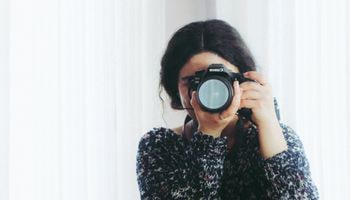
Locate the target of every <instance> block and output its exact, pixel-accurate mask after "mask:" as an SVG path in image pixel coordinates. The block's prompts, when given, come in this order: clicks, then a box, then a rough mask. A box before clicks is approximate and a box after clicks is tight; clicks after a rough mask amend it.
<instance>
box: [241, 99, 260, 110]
mask: <svg viewBox="0 0 350 200" xmlns="http://www.w3.org/2000/svg"><path fill="white" fill-rule="evenodd" d="M257 102H258V100H251V99H241V105H240V106H241V107H242V108H250V109H253V108H255V106H256V104H257Z"/></svg>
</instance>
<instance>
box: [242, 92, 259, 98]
mask: <svg viewBox="0 0 350 200" xmlns="http://www.w3.org/2000/svg"><path fill="white" fill-rule="evenodd" d="M241 99H245V100H257V99H261V93H260V92H259V91H256V90H245V91H243V94H242V96H241Z"/></svg>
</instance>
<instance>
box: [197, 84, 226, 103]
mask: <svg viewBox="0 0 350 200" xmlns="http://www.w3.org/2000/svg"><path fill="white" fill-rule="evenodd" d="M228 90H229V89H228V88H227V86H226V85H225V84H224V83H223V82H222V81H221V80H218V79H208V80H206V81H205V82H203V83H202V84H201V86H200V87H199V88H198V97H199V101H200V102H201V103H202V105H203V106H205V107H207V108H209V109H218V108H220V107H222V106H223V105H225V103H226V102H227V100H228V98H229V91H228Z"/></svg>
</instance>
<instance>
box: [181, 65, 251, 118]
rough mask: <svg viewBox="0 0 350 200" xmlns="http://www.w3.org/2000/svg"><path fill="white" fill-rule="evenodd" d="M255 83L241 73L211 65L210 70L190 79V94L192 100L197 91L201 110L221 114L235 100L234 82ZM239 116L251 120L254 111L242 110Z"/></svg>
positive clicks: (197, 73) (222, 66)
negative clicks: (193, 92)
mask: <svg viewBox="0 0 350 200" xmlns="http://www.w3.org/2000/svg"><path fill="white" fill-rule="evenodd" d="M235 80H237V81H238V82H239V83H243V82H245V81H254V80H251V79H248V78H245V77H244V76H243V74H241V73H234V72H232V71H230V70H229V69H227V68H226V67H225V66H224V65H223V64H211V65H209V67H208V69H206V70H201V71H197V72H196V73H195V74H194V75H193V76H191V77H190V78H189V80H188V81H189V90H188V94H189V97H190V98H191V93H192V91H196V95H197V96H196V97H197V99H198V102H199V105H200V106H201V108H202V109H203V110H205V111H207V112H210V113H219V112H221V111H223V110H225V109H227V108H228V107H229V106H230V104H231V102H232V99H233V96H234V95H235V94H234V88H233V86H232V84H233V82H234V81H235ZM237 112H238V114H239V115H240V116H242V117H245V118H246V119H250V117H251V114H252V111H251V110H250V109H247V108H242V109H240V110H238V111H237Z"/></svg>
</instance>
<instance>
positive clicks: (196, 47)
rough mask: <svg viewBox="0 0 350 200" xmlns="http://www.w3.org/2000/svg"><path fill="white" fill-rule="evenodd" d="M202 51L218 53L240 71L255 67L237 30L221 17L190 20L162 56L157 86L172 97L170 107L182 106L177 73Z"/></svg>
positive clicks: (177, 33)
mask: <svg viewBox="0 0 350 200" xmlns="http://www.w3.org/2000/svg"><path fill="white" fill-rule="evenodd" d="M201 52H211V53H214V54H217V55H219V56H220V57H222V58H224V59H225V60H227V61H229V62H230V63H231V64H233V65H235V66H237V67H238V69H239V71H240V72H241V73H244V72H246V71H255V70H256V66H255V62H254V59H253V57H252V55H251V53H250V51H249V49H248V48H247V46H246V44H245V42H244V41H243V39H242V38H241V36H240V34H239V33H238V31H237V30H236V29H235V28H233V27H232V26H230V25H229V24H228V23H226V22H224V21H222V20H216V19H215V20H207V21H199V22H192V23H190V24H187V25H186V26H184V27H182V28H180V29H179V30H178V31H176V32H175V33H174V35H173V36H172V38H171V39H170V41H169V43H168V46H167V48H166V50H165V53H164V55H163V57H162V60H161V71H160V87H164V89H165V91H166V92H167V94H168V95H169V97H170V99H171V107H172V108H173V109H183V108H182V105H181V100H180V96H179V93H178V76H179V72H180V70H181V68H182V67H183V66H184V65H185V64H186V63H187V62H188V60H189V59H190V58H191V57H192V56H194V55H196V54H198V53H201Z"/></svg>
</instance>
